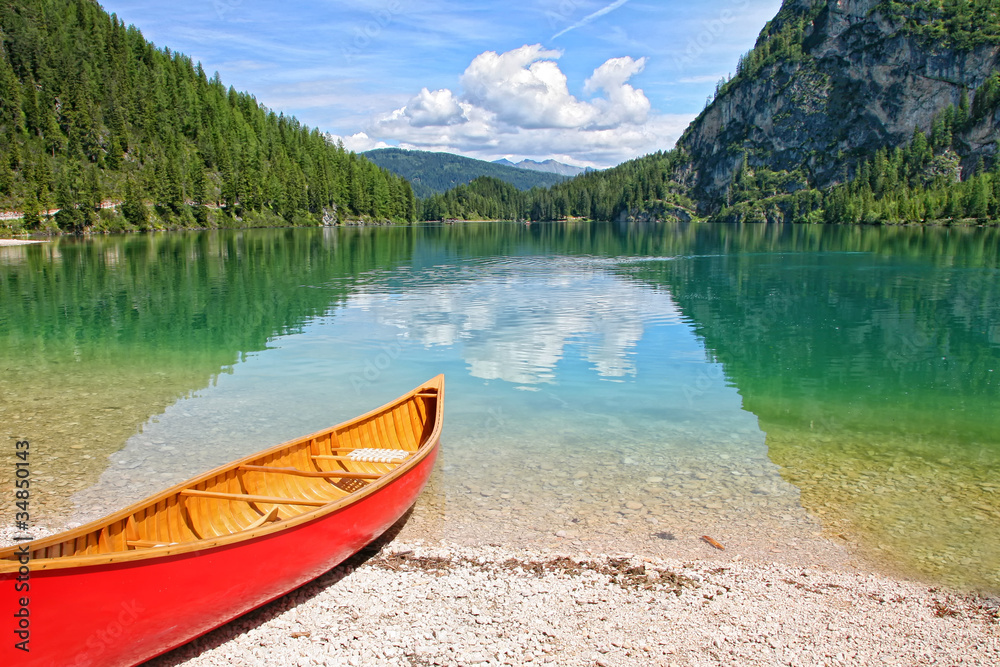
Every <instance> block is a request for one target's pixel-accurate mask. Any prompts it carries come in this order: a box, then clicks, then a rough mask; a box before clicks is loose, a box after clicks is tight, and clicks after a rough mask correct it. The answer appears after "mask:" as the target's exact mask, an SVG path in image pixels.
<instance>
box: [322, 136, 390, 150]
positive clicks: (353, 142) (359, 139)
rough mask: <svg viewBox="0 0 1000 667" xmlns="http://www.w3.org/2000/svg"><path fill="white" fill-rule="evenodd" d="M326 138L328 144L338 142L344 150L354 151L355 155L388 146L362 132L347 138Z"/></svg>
mask: <svg viewBox="0 0 1000 667" xmlns="http://www.w3.org/2000/svg"><path fill="white" fill-rule="evenodd" d="M326 136H327V139H329V141H330V142H332V143H337V142H338V141H340V142H342V143H343V144H344V148H346V149H347V150H349V151H354V152H355V153H363V152H364V151H370V150H372V149H373V148H388V147H389V144H387V143H385V142H384V141H379V140H376V139H372V138H371V137H369V136H368V135H367V134H365V133H364V132H358V133H357V134H352V135H351V136H349V137H340V136H337V135H336V134H327V135H326Z"/></svg>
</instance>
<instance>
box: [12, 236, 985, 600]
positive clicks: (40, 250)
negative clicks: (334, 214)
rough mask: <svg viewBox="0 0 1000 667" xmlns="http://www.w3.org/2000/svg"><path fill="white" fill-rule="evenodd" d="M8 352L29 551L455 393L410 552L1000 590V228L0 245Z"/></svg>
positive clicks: (130, 239) (141, 239) (128, 239)
mask: <svg viewBox="0 0 1000 667" xmlns="http://www.w3.org/2000/svg"><path fill="white" fill-rule="evenodd" d="M0 341H2V343H0V368H2V369H3V373H2V377H0V390H2V395H3V399H2V402H0V422H2V429H3V436H4V438H5V439H6V440H5V441H6V442H8V443H12V440H11V439H12V438H15V437H18V438H28V439H29V440H30V441H31V443H32V453H33V456H34V458H33V459H32V465H33V468H32V472H33V475H34V480H35V484H34V487H33V494H34V495H33V497H32V503H33V514H32V520H33V523H34V524H35V525H37V526H48V527H52V528H56V527H62V526H63V525H65V524H66V523H67V522H79V521H83V520H85V519H86V520H89V519H91V518H96V517H98V516H100V515H102V514H104V513H105V512H106V511H109V510H111V509H114V508H117V507H121V506H124V505H126V504H128V503H129V502H132V501H134V500H136V499H138V498H141V497H143V496H145V495H147V494H149V493H152V492H153V491H156V490H157V489H161V488H164V487H166V486H168V485H170V484H172V483H175V482H177V481H180V480H182V479H184V478H186V477H189V476H191V475H193V474H196V473H198V472H201V471H203V470H205V469H207V468H208V467H210V466H214V465H217V464H220V463H223V462H226V461H229V460H231V459H233V458H235V457H237V456H240V455H243V454H247V453H251V452H254V451H257V450H259V449H261V448H263V447H266V446H270V445H272V444H275V443H276V442H278V441H281V440H285V439H289V438H292V437H294V436H298V435H301V434H304V433H307V432H310V431H314V430H318V429H320V428H323V427H325V426H328V425H330V424H332V423H334V422H338V421H342V420H344V419H347V418H350V417H352V416H354V415H356V414H358V413H361V412H363V411H366V410H368V409H370V408H372V407H375V406H376V405H379V404H381V403H383V402H385V401H388V400H390V399H391V398H393V397H395V396H397V395H398V394H400V393H402V392H404V391H406V390H408V389H410V388H412V387H413V386H415V385H416V384H418V383H419V382H421V381H423V380H425V379H427V378H429V377H431V376H433V375H435V374H437V373H439V372H443V373H445V374H446V378H447V385H446V428H445V433H444V441H443V445H444V448H443V452H442V458H441V462H440V465H439V467H438V469H437V471H436V473H435V475H434V476H433V477H432V481H431V484H430V486H429V488H428V490H427V492H426V493H425V494H424V496H423V497H422V498H421V500H420V502H419V503H418V506H417V508H416V510H415V513H414V515H413V517H412V518H411V524H412V525H410V524H408V525H407V528H406V529H405V530H410V531H412V532H413V536H419V537H426V538H429V539H444V540H449V541H456V542H464V543H476V542H484V541H485V542H493V543H505V544H511V545H514V546H543V547H546V548H558V549H566V550H570V549H573V550H582V549H595V550H596V549H601V550H609V549H618V550H631V551H636V552H638V551H642V552H644V553H651V554H653V555H662V556H672V555H674V556H681V557H688V556H707V555H711V554H712V547H710V546H708V545H707V544H706V543H705V542H703V541H702V540H701V539H700V537H701V535H705V534H707V535H711V536H712V537H713V538H715V539H716V540H718V541H720V542H722V543H724V544H725V545H726V546H727V551H726V552H725V556H726V557H729V556H730V555H734V554H746V555H748V556H752V557H757V558H770V559H774V560H790V561H794V562H802V563H810V562H856V563H858V564H861V565H862V566H868V567H878V568H880V569H885V570H889V571H892V572H895V573H898V574H902V575H905V576H915V577H919V578H922V579H924V580H927V581H931V582H940V583H946V584H951V585H957V586H968V587H975V588H979V589H985V590H992V591H996V590H1000V409H998V407H1000V234H998V230H996V229H940V228H937V229H918V228H849V227H826V226H799V227H775V226H742V227H739V226H725V225H688V226H673V225H649V226H641V225H640V226H636V225H617V224H610V223H566V224H536V225H531V226H524V225H519V224H514V223H465V224H455V225H434V224H428V225H417V226H412V227H399V228H397V227H392V228H348V229H295V230H254V231H246V232H198V233H171V234H159V235H144V236H138V235H136V236H122V237H103V238H94V239H86V240H77V239H58V240H56V241H54V242H52V243H48V244H43V245H36V246H22V247H14V248H0ZM5 449H6V450H5V451H4V452H3V455H2V457H0V465H2V466H3V467H2V468H0V492H2V493H3V495H4V497H7V498H11V497H12V493H10V490H11V489H12V478H13V459H12V457H11V453H12V451H13V447H6V448H5ZM12 518H13V508H12V507H7V506H4V507H3V508H2V510H0V519H2V520H3V523H4V524H5V525H10V524H11V522H12ZM716 555H717V556H719V557H722V555H721V554H716Z"/></svg>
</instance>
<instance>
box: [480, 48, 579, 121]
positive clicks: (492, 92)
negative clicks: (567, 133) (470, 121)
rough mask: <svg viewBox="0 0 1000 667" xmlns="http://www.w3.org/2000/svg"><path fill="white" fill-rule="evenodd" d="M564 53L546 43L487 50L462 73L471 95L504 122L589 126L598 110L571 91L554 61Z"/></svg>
mask: <svg viewBox="0 0 1000 667" xmlns="http://www.w3.org/2000/svg"><path fill="white" fill-rule="evenodd" d="M561 55H562V54H561V53H560V52H559V51H550V50H547V49H543V48H542V46H541V45H540V44H535V45H534V46H522V47H521V48H519V49H514V50H513V51H508V52H506V53H502V54H497V53H496V52H494V51H487V52H486V53H481V54H480V55H478V56H476V58H475V60H473V61H472V64H471V65H469V67H468V68H467V69H466V70H465V74H463V75H462V79H461V82H462V87H463V88H465V94H466V98H467V99H468V100H469V101H470V102H472V103H473V104H475V105H476V106H479V107H482V108H484V109H488V110H490V111H492V112H493V113H494V114H495V115H496V118H497V120H498V121H500V122H501V123H506V124H509V125H512V126H516V127H522V128H525V129H540V128H555V127H558V128H574V127H581V126H584V125H588V124H590V123H591V122H592V120H593V116H594V111H595V110H594V108H593V107H592V106H591V105H589V104H587V103H586V102H581V101H580V100H578V99H576V98H575V97H573V96H572V95H570V92H569V87H568V86H567V83H566V75H565V74H563V73H562V71H561V70H560V69H559V66H558V65H557V64H556V63H555V60H554V59H555V58H559V57H560V56H561Z"/></svg>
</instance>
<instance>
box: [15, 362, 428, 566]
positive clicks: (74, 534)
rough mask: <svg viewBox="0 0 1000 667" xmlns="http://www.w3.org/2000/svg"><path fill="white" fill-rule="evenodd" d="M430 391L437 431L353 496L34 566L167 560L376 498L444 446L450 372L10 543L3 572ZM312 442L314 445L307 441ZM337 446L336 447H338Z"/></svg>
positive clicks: (37, 562) (42, 561) (292, 525)
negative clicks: (29, 554) (123, 503)
mask: <svg viewBox="0 0 1000 667" xmlns="http://www.w3.org/2000/svg"><path fill="white" fill-rule="evenodd" d="M428 390H434V392H433V393H434V395H435V396H436V398H437V400H436V402H435V404H434V414H433V429H432V431H431V433H430V434H429V435H428V436H427V438H426V439H424V440H423V441H422V442H417V443H416V444H417V447H418V448H417V450H416V451H413V452H412V455H411V456H408V457H407V458H406V460H404V461H403V462H401V463H400V464H399V465H398V466H396V467H395V468H393V469H392V470H389V471H387V472H386V473H385V474H384V475H382V476H381V477H379V478H378V479H375V480H372V481H371V482H370V483H369V484H366V485H365V486H364V487H363V488H361V489H358V490H357V491H353V492H352V493H349V494H348V495H346V496H344V497H342V498H339V499H335V500H331V501H330V502H329V503H326V504H324V505H321V506H318V507H316V508H315V509H312V510H309V511H306V512H303V513H302V514H298V515H295V516H292V517H289V518H286V519H281V520H277V521H270V522H264V523H263V524H262V525H259V526H256V527H254V526H252V525H251V527H250V528H248V529H244V530H241V531H238V532H234V533H231V534H229V535H222V536H218V537H212V538H205V539H200V540H194V541H190V542H181V543H177V544H167V545H164V546H156V547H142V548H138V549H134V550H132V551H116V552H111V553H105V554H86V555H79V556H62V557H56V558H39V559H34V558H33V559H31V569H32V570H60V569H66V568H79V567H88V566H99V565H109V564H117V563H123V564H124V563H131V562H135V561H143V560H147V559H152V558H163V557H167V556H175V555H181V554H192V555H196V552H199V551H204V550H207V549H214V548H217V547H223V546H232V545H236V544H239V543H241V542H247V541H250V540H256V539H258V538H263V537H266V536H268V535H272V534H275V533H279V532H282V531H285V530H290V529H293V528H296V527H298V526H301V525H303V524H307V523H310V522H312V521H316V520H318V519H320V518H322V517H325V516H327V515H329V514H332V513H334V512H337V511H338V510H342V509H344V508H345V507H348V506H350V505H353V504H355V503H357V502H358V501H360V500H362V499H363V498H366V497H367V496H370V495H372V494H374V493H377V492H378V491H380V490H382V489H385V488H386V487H388V486H390V485H391V484H392V483H393V482H395V481H396V480H397V479H399V478H401V477H403V476H405V475H406V474H407V473H409V472H410V471H411V470H413V469H414V468H416V467H417V466H418V465H419V464H420V463H421V462H422V461H423V460H424V459H426V458H427V457H428V456H430V455H431V454H432V453H433V452H435V451H436V449H437V447H438V446H439V444H440V436H441V430H442V426H443V416H444V415H443V412H444V401H443V400H442V399H443V396H444V376H443V375H438V376H437V377H435V378H432V379H431V380H429V381H427V382H424V383H422V384H421V385H420V386H419V387H417V388H416V389H413V390H411V391H409V392H407V393H406V394H403V395H402V396H400V397H398V398H396V399H394V400H392V401H390V402H388V403H386V404H384V405H382V406H380V407H377V408H375V409H373V410H370V411H368V412H366V413H364V414H362V415H360V416H357V417H354V418H352V419H349V420H347V421H344V422H341V423H339V424H335V425H334V426H330V427H327V428H324V429H321V430H319V431H316V432H315V433H310V434H308V435H304V436H299V437H296V438H293V439H291V440H287V441H285V442H282V443H280V444H277V445H274V446H273V447H269V448H267V449H264V450H262V451H258V452H255V453H253V454H250V455H248V456H245V457H243V458H240V459H237V460H236V461H230V462H227V463H225V464H223V465H220V466H218V467H216V468H213V469H212V470H209V471H207V472H205V473H202V474H200V475H198V476H196V477H193V478H190V479H187V480H184V481H183V482H180V483H178V484H176V485H174V486H172V487H170V488H168V489H166V490H164V491H161V492H159V493H156V494H154V495H152V496H148V497H146V498H143V499H142V500H140V501H138V502H136V503H133V504H132V505H129V506H128V507H125V508H123V509H121V510H118V511H117V512H114V513H112V514H110V515H107V516H104V517H101V518H99V519H96V520H94V521H91V522H90V523H87V524H85V525H83V526H79V527H77V528H72V529H70V530H67V531H62V532H59V533H56V534H54V535H50V536H47V537H44V538H40V539H37V540H33V541H31V542H22V543H20V544H17V545H15V546H12V547H4V548H2V549H0V574H5V573H10V572H16V571H17V570H18V567H19V562H18V561H17V560H16V559H14V558H15V555H16V553H17V552H18V550H20V549H28V550H29V551H34V550H37V549H42V548H45V547H48V546H52V545H55V544H60V543H63V542H66V541H68V540H71V539H75V538H78V537H80V536H82V535H86V534H88V533H92V532H95V531H99V530H101V529H103V528H105V527H107V526H109V525H111V524H114V523H115V522H117V521H121V520H128V518H129V517H130V516H132V515H134V514H135V513H136V512H138V511H140V510H143V509H145V508H148V507H155V506H156V505H157V504H158V503H160V502H162V501H164V500H167V499H169V498H172V497H180V496H181V492H182V491H184V490H189V489H193V488H194V487H196V486H197V485H198V484H200V483H202V482H204V481H207V480H211V479H213V478H215V477H217V476H219V475H221V474H224V473H226V472H229V471H235V470H237V469H238V468H239V467H240V466H243V465H253V462H254V461H256V460H258V459H261V458H263V457H266V456H269V455H272V454H275V453H279V452H281V451H282V450H286V449H289V448H292V447H298V446H302V445H303V443H309V442H310V441H315V439H317V438H322V437H326V436H328V435H330V434H334V437H336V432H337V431H338V430H340V429H344V428H346V427H350V426H352V425H355V424H358V423H362V422H365V421H367V420H370V419H372V418H375V417H377V416H379V415H381V414H384V413H387V412H390V411H391V410H393V409H394V408H396V407H398V406H400V405H403V404H405V403H407V402H409V401H413V400H417V399H419V398H424V397H427V392H428ZM306 446H308V444H306ZM334 449H336V448H334Z"/></svg>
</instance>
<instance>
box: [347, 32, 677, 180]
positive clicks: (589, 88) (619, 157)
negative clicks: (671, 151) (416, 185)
mask: <svg viewBox="0 0 1000 667" xmlns="http://www.w3.org/2000/svg"><path fill="white" fill-rule="evenodd" d="M561 56H562V53H561V52H560V51H554V50H550V49H545V48H544V47H542V46H541V45H540V44H535V45H525V46H522V47H520V48H517V49H513V50H511V51H507V52H505V53H496V52H494V51H486V52H484V53H481V54H480V55H478V56H476V57H475V58H474V59H473V61H472V62H471V63H470V64H469V66H468V68H466V70H465V72H464V74H462V76H461V78H460V81H461V85H462V90H461V94H456V93H455V92H453V91H451V90H449V89H446V88H445V89H440V90H435V91H430V90H428V89H427V88H423V89H421V91H420V93H418V94H417V95H415V96H414V97H412V98H411V99H410V100H409V101H408V102H407V103H406V104H405V105H404V106H401V107H399V108H397V109H395V110H394V111H390V112H387V113H382V114H378V115H376V116H375V118H374V119H373V120H372V121H371V123H370V125H369V127H367V128H366V129H365V132H363V133H359V134H355V135H354V136H353V137H349V138H347V139H344V142H345V145H347V146H349V147H350V146H351V145H352V144H349V140H351V141H352V142H354V144H353V145H358V146H360V145H363V144H364V142H369V143H371V144H372V146H371V147H375V146H374V144H375V143H377V142H382V143H383V144H384V143H385V142H392V143H396V144H398V145H399V146H401V147H403V148H415V149H421V150H435V151H447V152H452V153H461V154H465V155H469V156H471V157H478V158H481V159H491V160H492V159H496V158H498V157H503V156H506V155H516V156H521V157H528V158H533V159H546V158H549V157H554V156H557V155H558V156H564V157H565V158H566V159H568V160H569V161H571V162H574V163H577V164H579V163H583V164H586V165H588V166H597V167H607V166H611V165H614V164H618V163H619V162H622V161H623V160H627V159H629V158H632V157H636V156H637V155H642V154H644V153H649V152H652V151H655V150H659V149H665V148H669V147H670V146H672V145H673V143H674V141H675V140H676V138H677V137H678V136H679V134H680V132H681V131H683V129H684V127H685V126H686V125H687V123H688V122H689V121H690V120H691V117H692V116H691V115H687V114H684V115H672V116H671V115H661V114H654V113H652V111H651V105H650V102H649V99H648V98H647V97H646V95H645V93H644V92H643V91H642V90H641V89H638V88H635V87H633V86H632V85H631V84H630V83H629V81H630V80H631V79H632V78H633V77H635V76H636V75H638V74H640V73H641V72H642V71H643V69H644V68H645V66H646V59H645V58H639V59H633V58H631V57H629V56H625V57H620V58H612V59H610V60H608V61H606V62H604V63H603V64H601V65H600V66H599V67H597V69H595V70H594V72H593V74H592V75H591V76H590V77H589V78H587V80H586V81H585V83H584V91H585V92H586V93H587V94H588V95H590V98H589V99H580V98H577V97H576V96H574V95H573V94H572V93H571V92H570V90H569V84H568V81H567V77H566V75H565V74H564V73H563V72H562V70H561V69H560V68H559V65H558V63H557V62H556V60H557V59H558V58H560V57H561ZM355 150H363V149H355ZM557 159H559V158H557Z"/></svg>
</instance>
